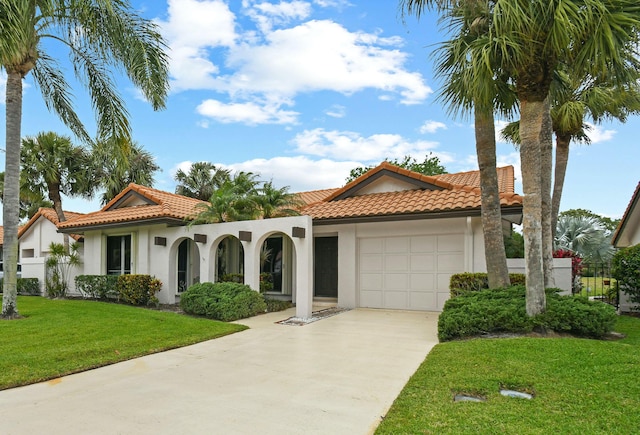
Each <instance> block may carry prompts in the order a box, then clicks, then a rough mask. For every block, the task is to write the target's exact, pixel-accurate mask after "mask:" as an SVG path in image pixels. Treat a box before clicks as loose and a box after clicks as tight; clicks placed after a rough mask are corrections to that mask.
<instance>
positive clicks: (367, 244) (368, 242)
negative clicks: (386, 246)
mask: <svg viewBox="0 0 640 435" xmlns="http://www.w3.org/2000/svg"><path fill="white" fill-rule="evenodd" d="M382 245H383V239H382V238H371V239H360V253H361V254H381V253H382Z"/></svg>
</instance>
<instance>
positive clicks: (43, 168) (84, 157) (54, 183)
mask: <svg viewBox="0 0 640 435" xmlns="http://www.w3.org/2000/svg"><path fill="white" fill-rule="evenodd" d="M20 160H21V165H22V174H24V178H25V179H26V180H27V182H28V183H29V185H30V190H32V191H34V190H36V191H41V192H46V194H47V196H48V197H49V200H50V201H51V202H52V203H53V209H54V210H55V211H56V214H57V215H58V220H59V221H60V222H64V221H65V220H66V218H65V215H64V211H63V209H62V195H63V194H64V195H67V196H89V195H87V192H88V191H90V185H91V182H90V180H88V179H87V175H88V174H89V173H90V172H91V168H90V160H89V155H88V153H87V152H86V151H85V150H84V148H82V147H80V146H76V145H74V144H73V143H72V142H71V138H70V137H68V136H62V135H59V134H57V133H54V132H52V131H49V132H42V133H38V135H36V136H34V137H27V138H25V139H23V141H22V153H21V156H20Z"/></svg>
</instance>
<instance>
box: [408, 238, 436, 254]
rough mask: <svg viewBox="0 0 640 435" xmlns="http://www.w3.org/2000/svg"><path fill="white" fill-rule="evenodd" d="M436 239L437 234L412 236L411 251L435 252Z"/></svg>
mask: <svg viewBox="0 0 640 435" xmlns="http://www.w3.org/2000/svg"><path fill="white" fill-rule="evenodd" d="M436 240H437V239H436V237H435V236H413V237H411V252H415V253H420V252H435V251H436V245H437V243H436Z"/></svg>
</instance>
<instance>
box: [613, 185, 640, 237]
mask: <svg viewBox="0 0 640 435" xmlns="http://www.w3.org/2000/svg"><path fill="white" fill-rule="evenodd" d="M638 202H640V182H638V185H637V186H636V190H635V191H634V192H633V195H631V201H629V205H627V209H626V210H625V211H624V214H623V215H622V219H620V223H619V224H618V228H616V232H615V233H613V236H612V237H611V244H612V245H613V246H615V247H618V243H619V242H620V240H619V239H620V237H621V236H622V232H623V231H624V229H625V227H626V226H627V223H628V222H629V220H630V218H631V214H632V213H633V211H634V210H635V208H636V206H637V204H638ZM620 247H621V248H624V247H625V246H620Z"/></svg>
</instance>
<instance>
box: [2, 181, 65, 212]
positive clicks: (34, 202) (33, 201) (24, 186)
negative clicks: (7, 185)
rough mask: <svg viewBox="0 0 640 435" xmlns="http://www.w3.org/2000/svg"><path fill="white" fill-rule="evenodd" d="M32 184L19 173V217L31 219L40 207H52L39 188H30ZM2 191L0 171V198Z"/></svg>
mask: <svg viewBox="0 0 640 435" xmlns="http://www.w3.org/2000/svg"><path fill="white" fill-rule="evenodd" d="M32 187H33V186H32V185H31V184H30V183H29V181H28V180H25V177H24V174H23V173H21V174H20V219H31V217H32V216H33V215H34V214H36V213H37V212H38V210H39V209H40V207H45V208H53V203H52V202H51V201H49V200H48V199H47V198H46V193H45V192H42V191H41V190H40V189H35V190H34V189H32ZM3 193H4V172H0V200H1V199H2V196H3Z"/></svg>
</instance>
